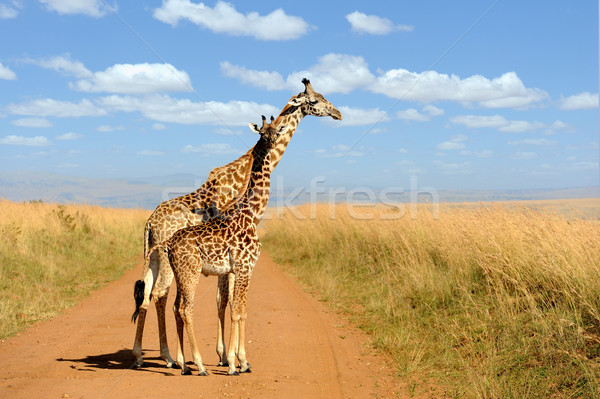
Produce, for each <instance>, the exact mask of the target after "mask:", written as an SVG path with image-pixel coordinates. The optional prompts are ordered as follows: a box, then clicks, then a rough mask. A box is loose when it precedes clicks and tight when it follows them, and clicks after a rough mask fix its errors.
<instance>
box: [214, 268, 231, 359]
mask: <svg viewBox="0 0 600 399" xmlns="http://www.w3.org/2000/svg"><path fill="white" fill-rule="evenodd" d="M229 275H233V274H229ZM228 296H229V279H228V275H223V276H219V284H218V289H217V313H218V321H217V355H218V356H219V364H218V366H223V367H226V366H228V365H229V363H228V362H227V356H226V351H225V339H224V337H225V310H226V308H227V302H228V300H229V298H228Z"/></svg>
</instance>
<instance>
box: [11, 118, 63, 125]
mask: <svg viewBox="0 0 600 399" xmlns="http://www.w3.org/2000/svg"><path fill="white" fill-rule="evenodd" d="M11 123H12V124H13V125H15V126H21V127H52V126H53V125H52V122H50V121H49V120H48V119H44V118H22V119H15V120H14V121H12V122H11Z"/></svg>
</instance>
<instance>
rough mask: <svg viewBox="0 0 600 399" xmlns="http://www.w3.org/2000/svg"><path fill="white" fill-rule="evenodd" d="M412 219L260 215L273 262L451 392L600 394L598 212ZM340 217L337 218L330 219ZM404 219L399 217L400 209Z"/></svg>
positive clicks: (447, 209) (404, 365) (404, 364)
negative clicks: (591, 214)
mask: <svg viewBox="0 0 600 399" xmlns="http://www.w3.org/2000/svg"><path fill="white" fill-rule="evenodd" d="M412 210H413V211H417V212H413V214H412V215H413V216H416V218H412V217H410V215H409V214H408V213H406V214H404V215H403V214H402V213H398V214H397V215H396V216H398V218H397V219H395V220H381V218H380V217H378V214H381V213H385V214H386V216H387V217H388V218H390V217H391V218H393V216H394V215H393V214H390V210H389V209H379V210H374V209H373V208H371V209H369V211H370V212H371V213H373V214H374V217H373V218H372V219H373V220H358V219H356V218H352V217H350V214H354V215H356V212H355V211H353V212H350V213H349V212H348V207H347V206H346V205H338V206H337V207H335V208H333V209H332V208H330V207H329V206H327V205H321V206H319V207H318V208H317V209H316V218H314V220H308V219H306V220H301V219H299V218H298V217H297V216H298V215H300V214H301V215H305V216H308V215H309V214H310V210H309V209H308V206H306V207H300V208H298V209H294V210H292V211H291V212H290V211H288V212H284V213H283V217H281V218H273V219H272V220H269V221H268V222H266V223H264V226H263V228H264V231H265V232H264V237H263V244H264V245H265V249H266V250H267V251H269V253H271V254H272V255H273V256H274V258H275V260H276V261H278V262H282V263H284V264H289V265H291V266H292V270H293V273H295V274H296V275H298V276H299V277H300V278H301V279H302V280H304V281H305V282H306V283H308V284H309V285H310V286H311V287H313V288H314V289H316V290H317V291H318V292H319V294H320V295H321V297H322V298H323V300H325V301H329V302H330V303H331V304H332V305H333V306H336V307H339V308H341V309H343V310H344V311H346V312H348V313H349V314H350V315H351V316H350V317H351V318H352V319H353V320H354V321H355V322H357V323H358V324H359V325H361V326H362V328H364V329H365V330H367V331H368V332H369V333H370V334H372V337H373V342H374V344H375V345H376V346H377V347H378V348H380V349H382V350H384V351H386V352H388V353H389V354H391V355H392V358H393V359H394V360H395V362H396V364H395V366H396V367H397V369H398V371H399V373H400V374H401V376H402V378H404V379H407V380H409V381H410V382H411V384H412V385H411V386H412V387H415V386H416V391H417V392H418V391H419V389H421V392H423V391H422V390H424V389H425V387H427V386H429V384H433V385H434V386H441V387H445V389H446V395H447V396H450V397H457V398H463V397H470V398H563V397H564V398H567V397H569V398H570V397H581V398H597V397H600V385H599V384H600V382H599V381H600V222H599V221H598V220H597V219H589V220H586V219H583V218H577V217H573V216H564V215H562V214H557V213H553V212H551V211H547V210H532V209H531V208H525V207H515V206H511V207H510V208H507V207H499V206H477V207H453V206H441V209H440V211H439V216H437V217H436V215H434V213H432V212H431V206H429V205H420V206H419V208H418V209H412ZM332 214H335V218H331V215H332ZM400 216H402V217H400Z"/></svg>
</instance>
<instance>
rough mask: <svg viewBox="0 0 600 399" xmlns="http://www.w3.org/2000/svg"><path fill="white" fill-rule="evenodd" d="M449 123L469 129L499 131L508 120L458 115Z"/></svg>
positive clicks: (497, 117)
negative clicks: (492, 129)
mask: <svg viewBox="0 0 600 399" xmlns="http://www.w3.org/2000/svg"><path fill="white" fill-rule="evenodd" d="M450 122H452V123H455V124H459V125H464V126H466V127H468V128H469V129H477V128H494V129H499V128H501V127H502V126H506V125H508V123H509V122H508V120H507V119H506V118H505V117H503V116H500V115H490V116H487V115H485V116H480V115H459V116H455V117H454V118H451V119H450Z"/></svg>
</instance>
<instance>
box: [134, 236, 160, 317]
mask: <svg viewBox="0 0 600 399" xmlns="http://www.w3.org/2000/svg"><path fill="white" fill-rule="evenodd" d="M160 248H162V249H164V250H167V249H168V247H167V246H166V245H165V244H157V245H154V246H153V247H152V248H150V249H148V252H147V253H146V256H145V259H144V269H146V267H149V264H150V257H151V256H152V254H153V253H154V251H156V250H158V249H160ZM148 272H149V273H151V271H148ZM148 289H152V287H148ZM145 291H146V282H145V281H144V280H138V281H136V282H135V285H134V287H133V299H135V311H134V312H133V315H131V321H132V322H133V323H135V321H136V319H137V317H138V315H139V314H140V307H141V306H142V303H143V302H144V298H145V296H146V295H145ZM148 297H150V295H148Z"/></svg>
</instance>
